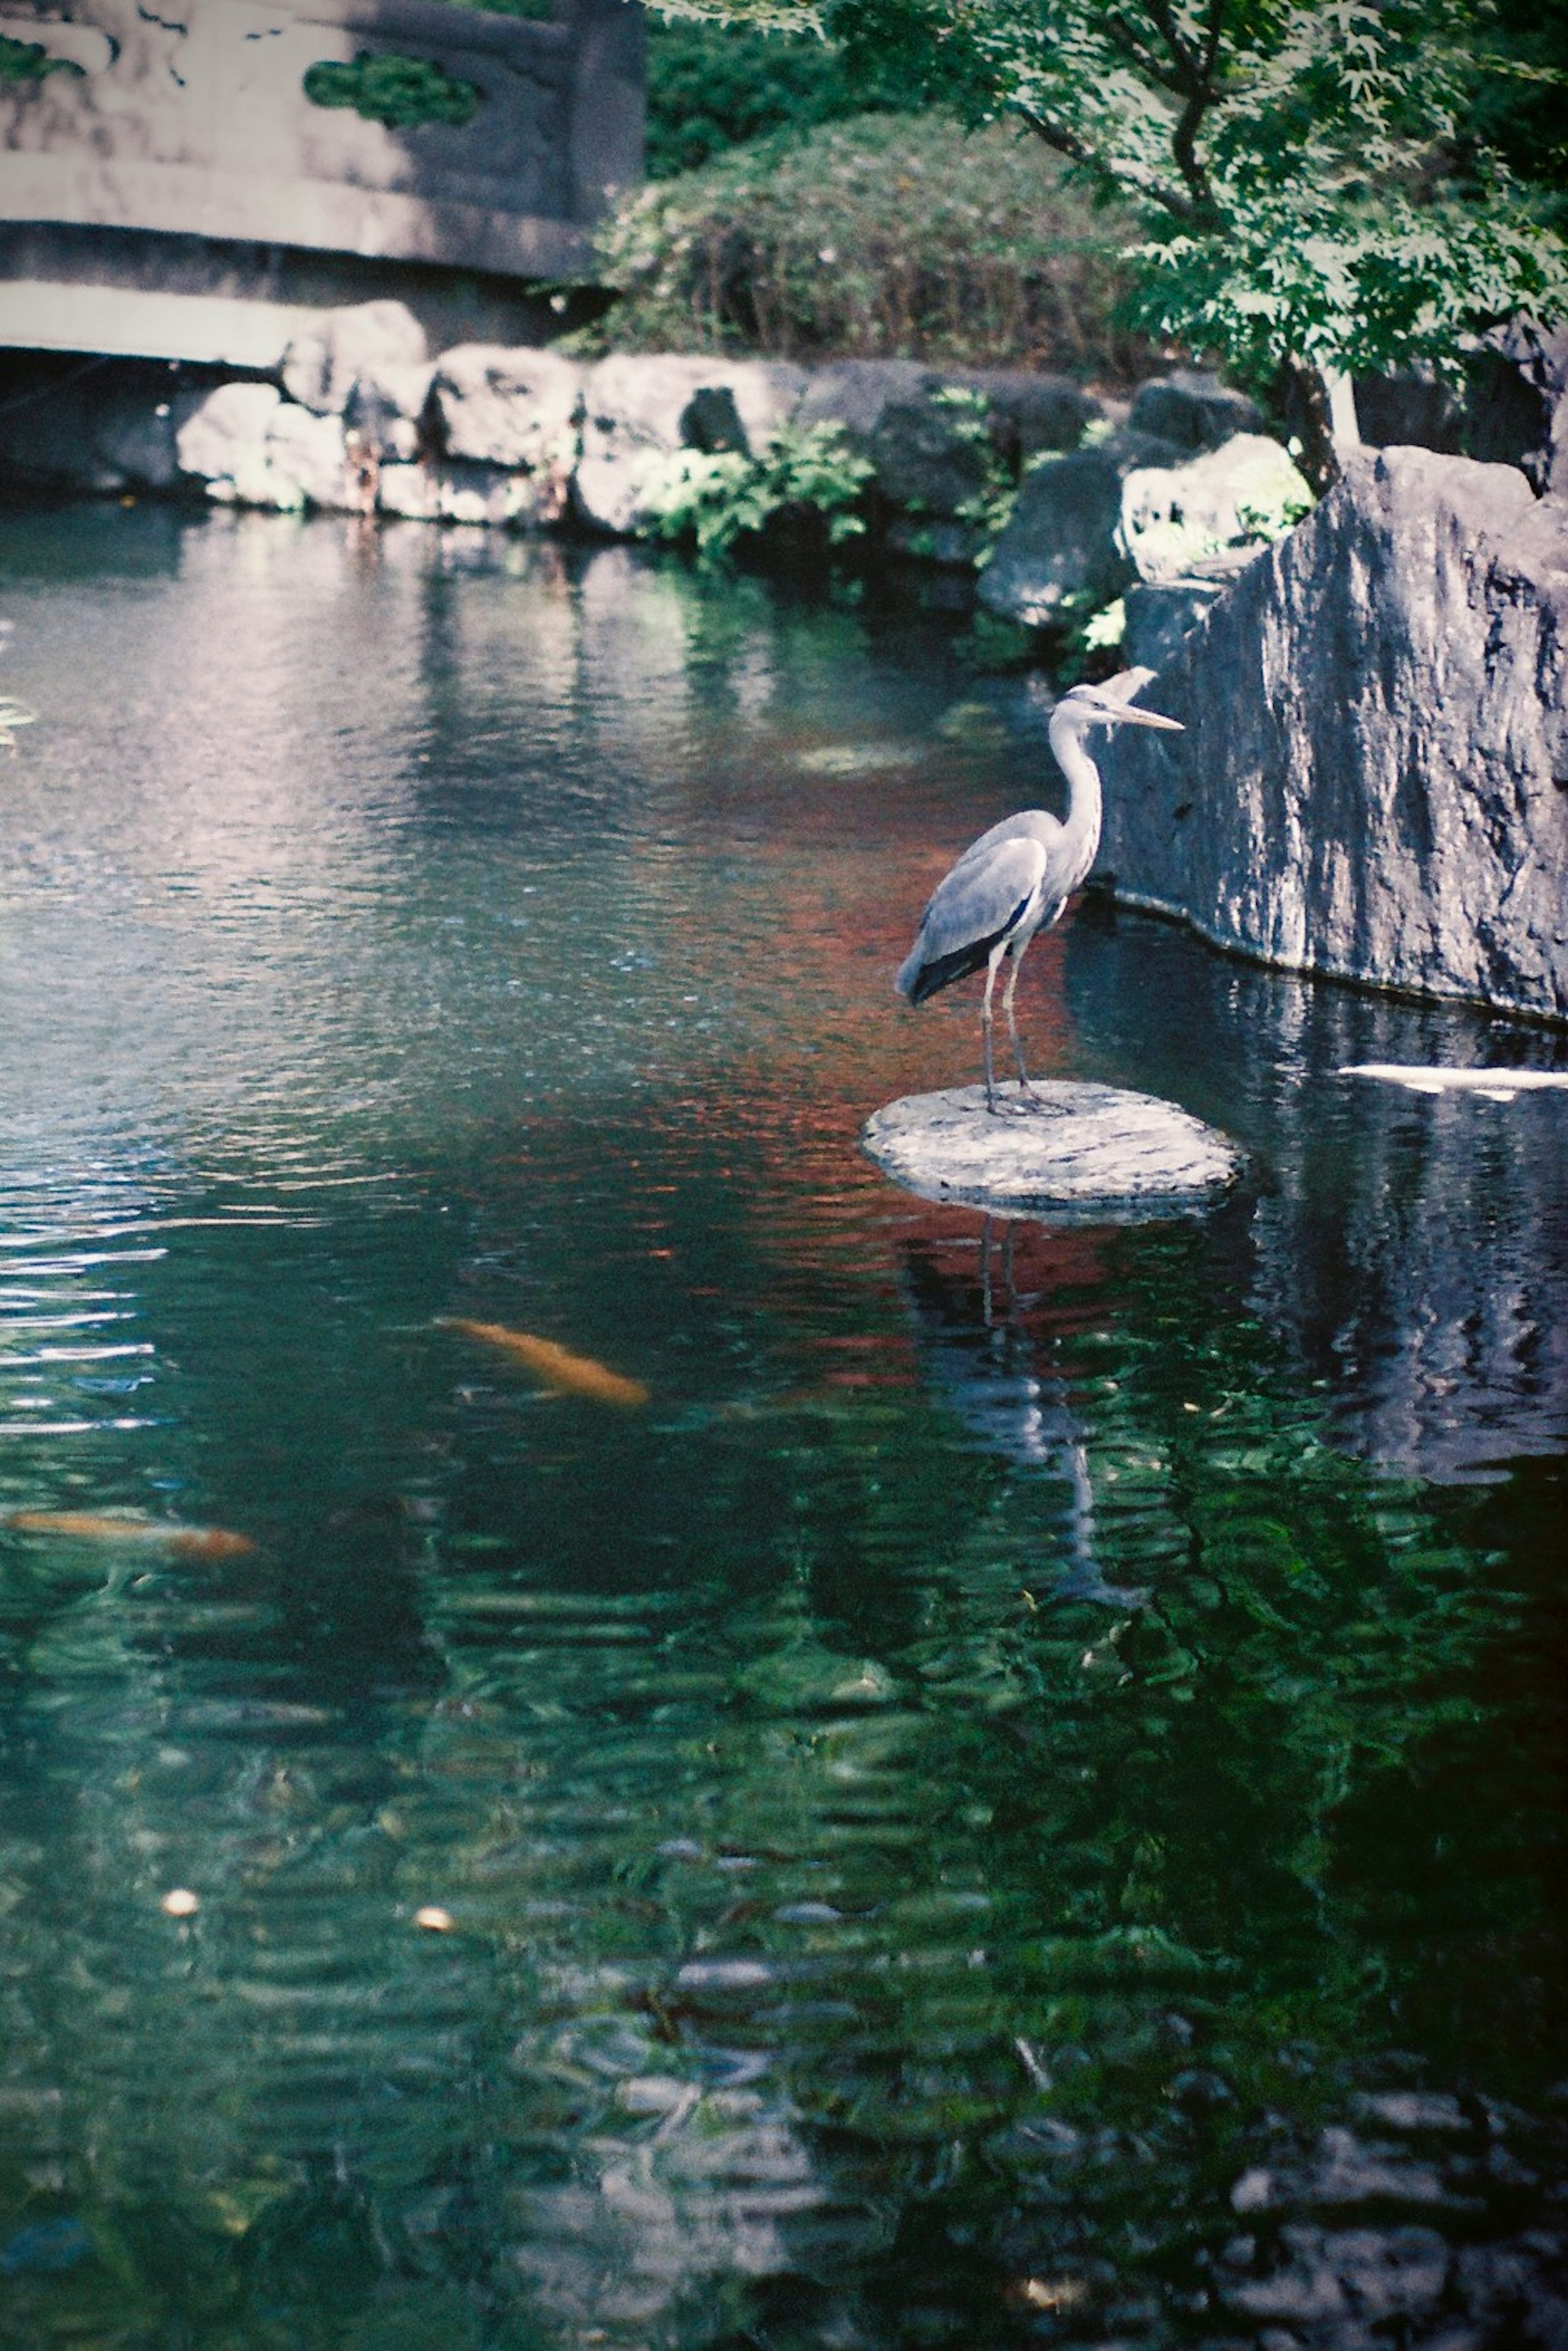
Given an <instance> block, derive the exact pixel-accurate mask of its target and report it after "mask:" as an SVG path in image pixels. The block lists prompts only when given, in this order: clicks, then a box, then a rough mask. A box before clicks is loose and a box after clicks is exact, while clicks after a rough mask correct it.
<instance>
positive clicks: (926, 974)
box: [897, 819, 1048, 1004]
mask: <svg viewBox="0 0 1568 2351" xmlns="http://www.w3.org/2000/svg"><path fill="white" fill-rule="evenodd" d="M1015 821H1017V820H1013V819H1009V823H1010V822H1015ZM998 836H1000V837H999V838H998ZM1047 862H1048V860H1047V856H1046V851H1045V847H1044V844H1043V843H1042V842H1041V841H1038V840H1036V839H1033V838H1031V837H1030V835H1029V834H1027V833H1025V834H1021V835H1020V834H1017V833H1013V834H1010V835H1009V832H1008V831H1007V828H1006V826H1005V825H998V826H995V827H994V828H993V829H992V831H991V832H989V833H987V834H985V835H983V836H982V837H981V839H980V840H978V841H976V843H975V844H974V847H973V848H972V849H967V850H966V851H965V852H964V854H963V856H962V857H961V858H960V859H959V860H958V862H957V863H956V865H955V866H954V868H953V871H952V872H950V873H949V874H948V876H947V878H946V881H945V882H941V883H938V884H937V887H936V891H935V892H934V893H933V894H932V899H931V903H930V904H929V905H928V906H927V907H926V909H925V915H924V917H923V918H922V921H921V925H920V930H919V934H918V935H917V936H916V938H915V945H914V946H912V947H911V948H910V950H909V953H908V955H907V956H905V958H904V965H903V967H902V968H901V970H900V972H899V975H898V981H897V985H898V987H899V989H900V992H901V993H902V994H903V995H904V996H907V997H908V998H909V1000H910V1002H911V1003H912V1004H919V1003H921V1002H922V1001H923V1000H924V999H925V998H926V997H927V996H932V995H935V993H936V990H937V988H939V987H946V986H947V983H948V982H949V980H954V979H962V978H963V977H964V975H965V973H966V972H969V971H976V970H977V969H978V968H979V967H980V965H981V964H983V963H984V962H985V961H986V958H987V957H988V956H989V954H990V953H991V951H992V949H993V948H994V947H995V946H997V945H998V942H999V941H1000V940H1002V939H1005V938H1006V937H1007V935H1008V934H1009V931H1011V930H1012V929H1014V928H1015V927H1016V925H1018V923H1019V921H1020V920H1021V919H1022V916H1023V914H1024V912H1025V910H1026V908H1027V907H1028V905H1029V904H1030V899H1031V898H1032V897H1033V896H1034V894H1035V892H1036V890H1037V889H1038V888H1039V886H1040V881H1041V879H1042V878H1043V876H1044V874H1045V871H1046V865H1047Z"/></svg>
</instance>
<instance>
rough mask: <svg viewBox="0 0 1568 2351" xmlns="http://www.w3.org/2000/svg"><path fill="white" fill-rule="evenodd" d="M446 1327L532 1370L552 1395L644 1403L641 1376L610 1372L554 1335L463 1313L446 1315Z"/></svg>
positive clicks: (617, 1402) (620, 1402)
mask: <svg viewBox="0 0 1568 2351" xmlns="http://www.w3.org/2000/svg"><path fill="white" fill-rule="evenodd" d="M444 1328H445V1329H447V1330H448V1331H461V1332H462V1333H463V1335H464V1337H465V1339H480V1340H482V1341H483V1342H484V1343H485V1345H486V1346H487V1347H498V1348H499V1349H500V1350H501V1353H503V1354H504V1355H510V1356H511V1357H512V1359H513V1361H514V1362H516V1363H518V1364H522V1366H523V1368H524V1369H525V1371H528V1372H531V1373H532V1374H533V1375H534V1377H535V1379H536V1380H537V1381H538V1384H539V1385H540V1387H542V1388H549V1390H550V1391H551V1393H552V1394H553V1395H580V1396H591V1397H592V1399H593V1401H594V1402H595V1404H619V1405H638V1404H646V1403H647V1401H648V1391H647V1389H646V1388H645V1387H644V1386H643V1383H642V1381H641V1380H629V1379H627V1378H625V1377H624V1376H623V1374H622V1373H620V1372H612V1370H611V1369H610V1367H609V1365H608V1364H596V1363H595V1362H594V1360H593V1358H592V1356H591V1355H574V1354H573V1353H571V1350H570V1348H569V1347H561V1346H558V1345H557V1343H556V1342H555V1341H554V1340H553V1339H536V1338H535V1337H534V1336H533V1334H532V1333H531V1332H528V1331H509V1330H508V1329H507V1325H506V1324H505V1323H504V1322H468V1321H467V1320H466V1319H465V1317H464V1316H462V1315H458V1314H454V1315H449V1316H448V1317H447V1318H446V1320H445V1323H444Z"/></svg>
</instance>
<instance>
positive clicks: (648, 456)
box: [572, 354, 806, 535]
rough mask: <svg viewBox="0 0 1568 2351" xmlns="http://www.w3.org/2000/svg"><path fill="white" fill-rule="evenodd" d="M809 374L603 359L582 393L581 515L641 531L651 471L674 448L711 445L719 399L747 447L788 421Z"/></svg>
mask: <svg viewBox="0 0 1568 2351" xmlns="http://www.w3.org/2000/svg"><path fill="white" fill-rule="evenodd" d="M805 381H806V378H805V374H804V371H803V370H801V369H800V368H796V367H791V366H790V365H789V364H788V362H786V361H783V360H727V359H724V358H722V357H721V358H716V359H691V358H675V357H670V358H665V357H643V356H638V355H632V354H628V355H626V356H624V357H618V358H614V359H608V360H601V361H600V363H599V365H598V366H597V367H596V368H593V369H591V371H590V372H589V374H588V376H587V378H586V380H585V381H584V383H583V388H582V402H583V413H582V455H581V457H580V460H579V462H578V467H577V471H576V474H575V475H573V478H572V497H573V503H574V505H575V507H576V509H577V511H578V513H579V514H580V517H581V518H582V519H583V520H584V521H585V522H588V523H591V524H592V525H593V527H594V528H596V529H598V530H605V531H610V532H612V533H615V534H617V535H619V534H620V533H622V532H625V531H629V530H631V529H632V528H634V527H635V524H636V521H637V517H638V515H639V513H640V512H641V510H642V502H643V488H644V486H645V484H646V481H647V478H648V475H649V471H650V469H651V467H652V466H653V465H656V464H657V461H658V460H659V459H660V458H663V457H668V456H672V455H674V453H675V451H676V450H678V449H685V448H697V447H701V446H703V445H704V441H703V439H702V438H699V436H700V435H706V445H708V446H710V447H711V446H713V445H714V437H715V426H714V422H713V419H714V408H715V403H714V399H713V395H714V394H715V393H716V392H727V393H728V395H729V401H730V403H731V407H732V409H733V413H734V416H735V418H736V420H737V423H738V427H739V430H740V433H741V434H742V435H743V436H744V444H745V446H746V447H747V448H751V447H755V445H756V444H758V442H759V441H763V440H766V439H767V438H768V435H769V434H773V433H776V432H777V431H778V429H779V426H780V425H781V424H783V423H786V422H787V420H788V419H789V416H790V415H791V414H792V413H794V410H795V408H796V406H797V404H798V402H799V401H800V393H801V391H802V390H803V388H804V385H805Z"/></svg>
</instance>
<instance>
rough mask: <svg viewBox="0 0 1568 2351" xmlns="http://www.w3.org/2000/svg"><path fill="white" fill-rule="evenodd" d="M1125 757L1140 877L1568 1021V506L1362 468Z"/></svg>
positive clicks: (1294, 540) (1244, 927)
mask: <svg viewBox="0 0 1568 2351" xmlns="http://www.w3.org/2000/svg"><path fill="white" fill-rule="evenodd" d="M1160 706H1161V708H1162V709H1164V710H1166V711H1167V712H1168V713H1169V714H1170V716H1173V717H1175V718H1179V719H1181V720H1182V721H1183V723H1184V724H1185V726H1186V730H1187V731H1186V734H1185V735H1184V736H1182V737H1179V738H1176V737H1161V738H1160V739H1159V742H1158V744H1157V747H1153V748H1151V747H1150V746H1151V745H1153V742H1154V738H1153V737H1143V736H1141V735H1134V732H1133V730H1131V729H1127V730H1124V731H1123V732H1121V733H1119V734H1118V735H1116V736H1115V737H1113V738H1112V741H1111V743H1110V744H1109V746H1108V747H1107V749H1106V753H1105V758H1104V768H1105V781H1106V822H1105V833H1104V841H1103V849H1102V852H1101V853H1102V861H1103V865H1104V866H1105V867H1106V868H1108V869H1110V870H1111V871H1112V872H1113V875H1114V880H1115V887H1116V890H1117V892H1118V893H1119V894H1120V895H1122V896H1124V897H1125V898H1127V899H1128V900H1130V901H1132V902H1133V903H1134V904H1144V905H1148V906H1153V907H1157V908H1162V909H1165V910H1167V911H1170V912H1174V913H1178V914H1183V915H1185V916H1186V918H1187V919H1188V920H1189V921H1190V922H1192V923H1193V924H1194V925H1196V927H1197V929H1198V930H1200V931H1201V932H1202V933H1203V934H1204V935H1206V936H1207V937H1209V938H1211V939H1214V940H1216V941H1217V942H1218V943H1219V944H1221V945H1224V946H1233V947H1237V948H1239V949H1241V950H1243V951H1244V952H1246V953H1248V954H1249V955H1254V956H1260V958H1261V959H1263V960H1264V961H1266V962H1270V963H1275V964H1280V965H1283V966H1285V967H1289V968H1291V969H1296V970H1308V971H1321V972H1328V973H1334V974H1338V975H1340V976H1343V977H1347V978H1355V979H1361V980H1366V981H1371V982H1374V983H1375V984H1377V985H1380V986H1383V987H1399V988H1407V989H1411V990H1414V991H1416V992H1418V993H1420V994H1425V995H1433V996H1438V997H1455V998H1469V999H1471V1000H1474V1001H1477V1002H1479V1003H1485V1004H1490V1005H1494V1006H1497V1007H1499V1008H1509V1009H1513V1010H1519V1011H1523V1012H1528V1013H1533V1014H1541V1015H1548V1016H1552V1017H1555V1018H1557V1019H1563V1018H1568V893H1565V891H1564V886H1563V875H1564V872H1568V499H1563V498H1557V497H1549V498H1546V499H1543V500H1541V501H1540V502H1537V500H1536V499H1535V498H1534V496H1532V494H1531V489H1530V486H1529V484H1528V483H1527V482H1526V480H1525V478H1524V476H1523V475H1522V474H1521V473H1519V472H1518V471H1516V470H1515V469H1514V468H1512V467H1511V466H1502V465H1479V464H1477V463H1475V462H1474V461H1472V460H1470V459H1469V458H1463V457H1444V456H1440V455H1436V454H1434V453H1431V452H1428V451H1426V450H1419V449H1408V448H1405V449H1389V450H1385V451H1382V452H1381V453H1378V454H1376V455H1374V454H1372V453H1370V452H1362V453H1358V454H1356V455H1353V456H1352V458H1351V459H1350V461H1349V464H1348V465H1347V467H1346V472H1345V476H1344V479H1343V481H1342V482H1341V483H1340V484H1339V485H1338V486H1336V488H1335V489H1334V490H1333V492H1332V493H1331V494H1330V496H1328V497H1326V498H1325V499H1324V501H1323V503H1322V506H1320V507H1318V508H1317V509H1316V511H1315V512H1314V513H1313V514H1312V515H1311V516H1310V517H1308V518H1307V520H1306V521H1305V522H1303V523H1301V525H1300V526H1299V527H1298V528H1296V529H1295V530H1294V531H1292V532H1291V535H1290V536H1289V537H1288V538H1284V539H1281V541H1280V542H1279V543H1278V544H1277V545H1276V546H1274V547H1272V548H1270V549H1269V550H1268V551H1267V553H1266V554H1264V555H1262V556H1260V558H1259V559H1258V560H1257V561H1256V562H1254V563H1252V564H1250V565H1249V567H1248V568H1247V569H1246V570H1245V571H1244V572H1243V573H1242V574H1241V577H1240V578H1239V580H1238V581H1237V583H1236V585H1235V587H1234V588H1233V589H1232V590H1230V592H1229V593H1228V595H1225V596H1223V597H1221V598H1220V599H1219V601H1218V602H1217V603H1215V604H1214V606H1213V608H1212V609H1211V610H1210V611H1209V612H1208V613H1207V616H1206V618H1204V619H1203V620H1202V621H1201V622H1199V623H1198V625H1197V627H1196V628H1195V629H1194V630H1193V631H1192V632H1191V634H1190V635H1189V636H1187V637H1186V640H1185V641H1184V643H1182V645H1181V646H1180V648H1179V650H1178V651H1177V653H1176V656H1175V658H1174V659H1173V660H1172V661H1171V662H1170V663H1169V664H1168V665H1167V666H1166V669H1165V671H1164V672H1163V674H1162V675H1161V679H1160Z"/></svg>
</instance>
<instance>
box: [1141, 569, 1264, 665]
mask: <svg viewBox="0 0 1568 2351" xmlns="http://www.w3.org/2000/svg"><path fill="white" fill-rule="evenodd" d="M1262 552H1263V549H1262V548H1261V547H1260V546H1257V545H1251V546H1242V547H1231V548H1225V549H1222V550H1221V551H1220V553H1218V555H1209V556H1204V557H1202V558H1201V559H1199V560H1198V561H1197V562H1196V563H1191V564H1189V565H1188V566H1187V567H1186V569H1185V570H1183V571H1178V572H1176V574H1175V575H1174V576H1173V577H1172V578H1170V579H1168V580H1139V581H1138V582H1137V583H1136V585H1135V586H1134V587H1132V588H1129V589H1128V590H1127V595H1126V608H1127V625H1126V633H1125V635H1124V638H1123V641H1122V652H1123V657H1124V660H1125V662H1126V664H1127V666H1128V668H1129V669H1152V670H1156V671H1158V670H1163V669H1164V668H1166V665H1167V664H1169V663H1170V662H1172V661H1174V660H1175V658H1176V653H1177V652H1178V651H1179V650H1180V647H1181V642H1182V639H1183V638H1184V637H1185V636H1186V634H1187V632H1188V631H1189V630H1192V629H1196V628H1197V624H1198V622H1199V621H1201V620H1202V619H1203V617H1204V615H1205V613H1206V612H1207V611H1209V609H1210V607H1211V606H1212V605H1215V604H1217V603H1218V601H1219V599H1220V598H1221V596H1223V595H1224V594H1225V593H1226V592H1227V590H1228V589H1231V588H1234V586H1235V585H1236V582H1237V580H1239V578H1240V576H1241V574H1242V572H1243V571H1244V570H1245V569H1247V566H1248V565H1249V563H1255V562H1256V561H1257V559H1258V558H1259V556H1260V555H1261V554H1262Z"/></svg>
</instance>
